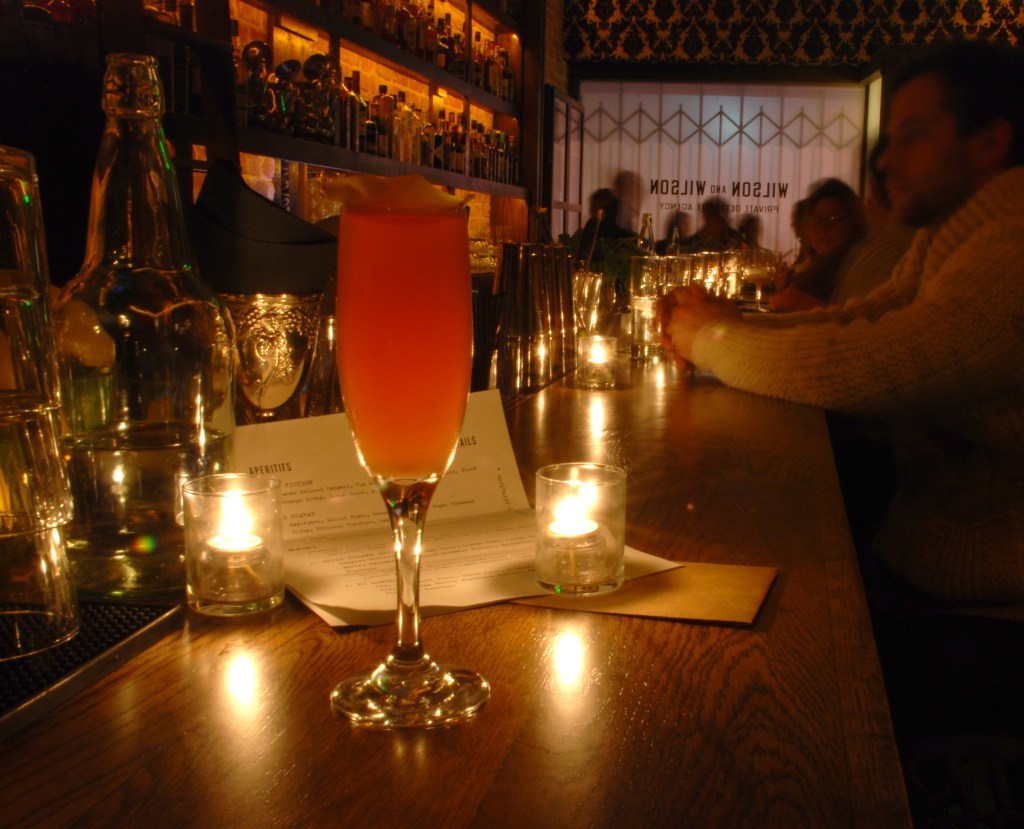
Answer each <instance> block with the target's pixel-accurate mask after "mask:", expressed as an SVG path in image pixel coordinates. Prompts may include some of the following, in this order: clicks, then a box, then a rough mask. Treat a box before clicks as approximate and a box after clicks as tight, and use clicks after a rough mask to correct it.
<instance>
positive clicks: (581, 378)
mask: <svg viewBox="0 0 1024 829" xmlns="http://www.w3.org/2000/svg"><path fill="white" fill-rule="evenodd" d="M615 344H616V341H615V339H614V338H613V337H600V336H598V335H596V334H592V335H590V336H586V337H580V340H579V349H578V350H579V360H578V365H577V367H576V384H577V385H578V386H580V387H581V388H586V389H607V388H612V387H613V386H614V385H615V367H614V365H613V364H612V361H613V359H614V357H615Z"/></svg>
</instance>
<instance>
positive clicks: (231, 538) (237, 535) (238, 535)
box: [206, 492, 263, 556]
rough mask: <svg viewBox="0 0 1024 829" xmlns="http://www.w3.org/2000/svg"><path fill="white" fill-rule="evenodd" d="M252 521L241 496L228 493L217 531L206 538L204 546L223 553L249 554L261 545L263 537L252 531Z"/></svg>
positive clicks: (235, 493) (233, 554)
mask: <svg viewBox="0 0 1024 829" xmlns="http://www.w3.org/2000/svg"><path fill="white" fill-rule="evenodd" d="M253 523H254V522H253V516H252V515H250V514H249V512H248V510H247V509H246V508H245V504H244V502H243V501H242V496H241V495H240V494H239V493H237V492H232V493H228V494H227V496H225V498H224V503H223V506H222V508H221V517H220V527H219V531H218V532H217V534H216V535H213V536H211V537H210V538H208V539H207V540H206V546H207V547H209V549H210V550H211V551H212V552H214V553H220V554H225V555H232V556H238V555H240V554H245V553H250V554H251V553H253V552H255V551H256V550H258V549H259V548H260V547H262V546H263V539H262V538H260V537H259V536H258V535H253V533H252V527H253Z"/></svg>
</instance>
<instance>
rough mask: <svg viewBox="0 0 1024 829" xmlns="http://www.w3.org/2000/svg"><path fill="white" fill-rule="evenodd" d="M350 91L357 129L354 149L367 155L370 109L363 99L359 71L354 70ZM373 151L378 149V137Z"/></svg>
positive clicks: (353, 142)
mask: <svg viewBox="0 0 1024 829" xmlns="http://www.w3.org/2000/svg"><path fill="white" fill-rule="evenodd" d="M349 91H350V92H351V93H352V98H353V101H352V115H353V120H354V121H355V127H354V129H353V135H354V140H353V141H352V149H353V150H357V151H358V152H361V153H365V152H367V151H368V149H367V147H368V145H367V141H366V122H367V121H368V120H369V118H370V109H369V107H368V106H367V104H366V101H365V100H364V99H363V96H362V93H361V92H360V90H359V70H358V69H354V70H353V71H352V83H351V84H350V85H349ZM373 140H374V143H373V149H375V150H376V148H377V136H376V135H374V139H373Z"/></svg>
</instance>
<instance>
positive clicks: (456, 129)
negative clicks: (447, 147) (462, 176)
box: [449, 114, 466, 173]
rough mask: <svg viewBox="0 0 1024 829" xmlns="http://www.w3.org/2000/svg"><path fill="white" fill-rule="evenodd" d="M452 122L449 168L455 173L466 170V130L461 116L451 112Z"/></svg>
mask: <svg viewBox="0 0 1024 829" xmlns="http://www.w3.org/2000/svg"><path fill="white" fill-rule="evenodd" d="M453 118H454V122H453V124H452V127H451V129H450V130H449V132H451V136H452V157H451V164H452V166H451V170H452V171H453V172H456V173H465V172H466V131H465V129H464V124H463V120H462V116H456V115H454V114H453Z"/></svg>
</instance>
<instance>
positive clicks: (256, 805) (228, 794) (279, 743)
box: [0, 366, 909, 829]
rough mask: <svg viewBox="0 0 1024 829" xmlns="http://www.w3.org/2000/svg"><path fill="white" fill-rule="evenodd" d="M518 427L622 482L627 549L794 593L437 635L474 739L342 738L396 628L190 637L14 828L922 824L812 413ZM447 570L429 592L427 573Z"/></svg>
mask: <svg viewBox="0 0 1024 829" xmlns="http://www.w3.org/2000/svg"><path fill="white" fill-rule="evenodd" d="M622 379H623V380H624V382H623V386H622V387H621V388H617V389H615V390H612V391H607V392H584V391H580V390H577V389H575V388H572V386H571V384H567V383H561V384H556V385H555V386H553V387H551V388H549V389H547V390H545V391H544V392H543V393H541V394H539V395H536V396H534V397H530V398H527V399H524V400H522V401H519V402H518V403H517V404H516V405H514V406H512V407H511V408H510V409H509V410H508V412H507V418H508V421H509V427H510V431H511V434H512V437H513V443H514V445H515V447H516V451H517V459H518V462H519V464H520V470H521V473H522V474H523V477H524V483H525V484H526V487H527V491H528V493H529V494H530V496H531V498H532V493H533V472H534V470H536V469H537V468H538V467H540V466H542V465H544V464H546V463H553V462H559V461H570V460H593V461H602V462H609V463H615V464H617V465H620V466H624V467H625V468H626V470H627V471H628V473H629V482H628V487H629V495H628V505H627V520H628V530H627V542H628V543H629V544H630V545H631V546H633V547H636V548H637V549H640V550H643V551H645V552H649V553H653V554H655V555H660V556H665V557H667V558H672V559H677V560H686V561H697V562H720V563H730V564H756V565H765V566H775V567H778V568H779V575H778V578H777V579H776V581H775V584H774V585H773V587H772V589H771V591H770V592H769V595H768V598H767V600H766V603H765V606H764V607H763V608H762V610H761V613H760V614H759V615H758V617H757V619H756V621H755V623H754V624H753V625H751V626H749V627H729V626H719V625H701V624H688V623H681V622H673V621H662V620H652V619H638V618H630V617H621V616H611V615H603V614H594V613H577V612H571V611H560V610H551V609H547V608H534V607H525V606H520V605H512V604H503V605H496V606H492V607H485V608H480V609H476V610H472V611H466V612H462V613H455V614H451V615H447V616H442V617H436V618H432V619H428V620H426V621H425V622H424V624H423V633H424V639H425V641H426V643H427V645H428V647H429V648H430V649H431V651H432V652H433V653H434V655H435V656H436V657H437V658H439V659H441V660H442V661H450V662H454V663H455V664H463V665H466V666H468V667H472V668H474V669H476V670H479V671H480V672H481V673H483V674H484V676H486V677H487V678H488V680H489V681H490V682H491V685H492V688H493V695H492V698H491V700H490V702H489V703H488V704H487V706H486V707H485V708H484V709H483V711H482V712H481V713H480V715H479V716H478V717H477V718H476V719H474V720H473V721H471V722H469V723H466V724H464V725H462V726H458V727H453V728H447V729H439V730H433V731H426V732H397V733H388V732H375V731H368V730H360V729H356V728H353V727H351V726H350V725H349V724H348V723H347V722H344V721H341V720H339V719H338V718H336V717H335V716H334V715H333V714H332V712H331V710H330V707H329V704H328V694H329V692H330V690H331V688H332V687H333V686H334V684H335V683H336V682H337V681H339V680H340V679H341V678H343V677H345V676H346V675H348V674H350V673H352V672H354V671H356V670H358V669H362V668H366V667H369V666H371V665H373V664H375V663H376V662H377V661H379V659H380V658H381V657H382V656H383V654H384V653H386V651H387V650H388V649H389V648H390V646H391V643H392V639H393V636H394V628H393V627H392V626H384V627H380V628H367V629H349V630H344V631H334V630H331V629H330V628H329V627H327V626H326V625H324V624H323V623H322V622H320V621H319V620H318V619H317V618H316V617H315V616H313V614H311V613H309V612H308V611H306V610H305V609H304V608H303V607H302V606H301V605H300V604H299V603H298V602H296V601H294V600H293V599H292V598H291V597H289V599H288V601H287V602H286V603H285V605H284V606H283V607H282V608H279V609H278V610H276V611H273V612H272V613H270V614H267V615H265V616H263V617H254V618H251V619H248V620H245V621H241V622H239V621H224V620H216V619H206V618H202V617H198V616H194V615H190V616H189V618H188V621H187V623H186V625H185V627H184V630H183V631H181V632H180V633H174V634H171V635H169V636H167V637H166V638H165V639H163V640H162V641H160V642H159V643H157V644H156V645H155V646H153V647H151V648H149V649H148V650H147V651H146V652H144V653H143V654H141V655H140V656H138V657H136V658H135V659H132V660H131V661H130V662H128V663H126V664H125V665H124V666H122V667H121V668H120V669H119V670H118V671H117V672H115V673H113V674H111V675H110V676H109V677H107V678H106V679H104V680H103V681H101V682H100V683H98V684H97V685H95V686H93V687H92V688H90V689H89V690H87V691H85V692H83V693H82V694H81V695H80V696H79V697H77V698H75V699H74V700H73V701H71V702H70V703H68V704H67V705H65V706H64V707H62V708H60V709H59V710H57V711H56V712H54V713H53V714H52V715H50V716H49V717H47V718H46V719H45V720H43V721H41V722H38V723H35V724H34V725H32V726H30V727H29V728H28V729H26V730H25V731H23V732H22V733H20V734H18V735H16V736H15V737H13V738H12V739H10V740H8V741H7V742H5V743H3V744H0V825H3V826H12V827H14V826H18V827H29V826H40V827H60V826H87V827H89V826H146V827H153V828H154V829H155V827H163V826H175V827H181V826H196V827H235V826H239V827H241V826H245V827H295V826H319V825H323V826H369V825H377V826H444V827H448V826H451V827H491V826H495V827H504V826H516V827H621V826H625V827H633V826H636V827H684V826H695V827H770V826H784V827H787V829H793V827H804V826H806V827H845V826H849V827H871V828H872V829H874V828H875V827H889V826H908V825H909V818H908V815H907V806H906V797H905V794H904V791H903V785H902V781H901V777H900V771H899V764H898V758H897V754H896V748H895V744H894V742H893V738H892V733H891V727H890V723H889V715H888V709H887V706H886V701H885V695H884V690H883V686H882V683H881V676H880V672H879V667H878V662H877V657H876V655H875V650H874V643H873V640H872V637H871V628H870V622H869V619H868V616H867V610H866V606H865V602H864V596H863V591H862V588H861V584H860V580H859V576H858V573H857V566H856V560H855V557H854V554H853V550H852V547H851V544H850V539H849V533H848V531H847V529H846V523H845V516H844V513H843V507H842V501H841V498H840V496H839V491H838V486H837V483H836V479H835V472H834V469H833V466H832V460H831V454H830V451H829V446H828V439H827V433H826V430H825V425H824V419H823V417H822V415H821V413H820V412H817V411H814V410H811V409H806V408H801V407H797V406H791V405H788V404H784V403H780V402H777V401H772V400H767V399H764V398H758V397H754V396H750V395H746V394H743V393H740V392H735V391H731V390H729V389H725V388H723V387H720V386H718V385H717V384H714V383H707V382H693V381H690V380H688V379H687V378H686V377H684V376H682V375H681V374H680V373H678V372H676V371H675V370H674V369H672V368H669V367H666V366H650V367H646V368H633V369H631V370H628V371H626V372H625V373H624V375H623V377H622ZM427 549H428V552H427V553H426V554H425V559H424V562H425V564H424V566H427V567H429V522H428V538H427Z"/></svg>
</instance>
